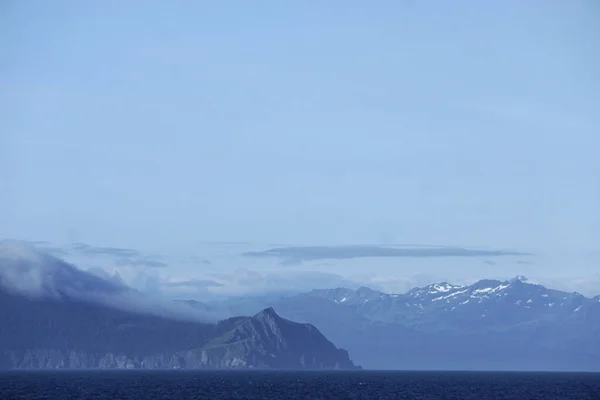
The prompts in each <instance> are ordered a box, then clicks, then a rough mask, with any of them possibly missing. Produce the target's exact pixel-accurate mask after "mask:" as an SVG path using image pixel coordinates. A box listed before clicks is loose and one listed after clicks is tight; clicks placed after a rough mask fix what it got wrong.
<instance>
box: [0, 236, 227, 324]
mask: <svg viewBox="0 0 600 400" xmlns="http://www.w3.org/2000/svg"><path fill="white" fill-rule="evenodd" d="M146 277H148V278H149V279H150V280H151V279H152V275H148V274H146ZM111 278H112V279H111ZM122 282H123V280H122V279H121V277H120V276H119V274H118V273H116V274H115V275H114V276H112V277H111V276H110V275H109V274H107V273H106V272H105V271H103V270H101V269H97V268H94V271H93V272H90V271H84V270H80V269H79V268H77V267H75V266H74V265H72V264H70V263H67V262H65V261H63V260H61V259H59V258H57V257H54V256H52V255H50V254H48V253H46V252H44V251H43V250H40V249H37V248H36V247H33V246H31V245H28V244H26V243H16V242H8V241H0V290H5V291H8V292H11V293H14V294H17V295H22V296H26V297H29V298H53V299H58V300H65V301H66V300H67V299H68V300H69V301H83V302H92V303H98V304H103V305H105V306H108V307H112V308H118V309H123V310H127V311H134V312H143V313H149V314H154V315H160V316H164V317H173V318H182V319H193V320H202V321H207V320H215V319H219V318H221V317H222V316H220V315H216V314H214V315H213V314H209V313H202V312H198V311H194V312H192V310H189V309H187V308H181V306H180V305H177V304H175V303H173V302H172V301H171V300H169V299H166V298H164V297H162V296H160V295H158V292H155V293H154V294H155V295H154V296H148V294H143V293H140V292H139V291H137V290H134V289H132V288H131V287H129V286H126V285H125V284H123V283H122ZM154 283H155V284H157V285H158V286H160V280H158V279H156V280H155V281H154ZM150 284H151V283H150Z"/></svg>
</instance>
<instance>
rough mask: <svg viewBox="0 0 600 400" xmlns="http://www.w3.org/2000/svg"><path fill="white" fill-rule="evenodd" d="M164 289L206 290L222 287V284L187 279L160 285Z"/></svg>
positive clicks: (212, 281)
mask: <svg viewBox="0 0 600 400" xmlns="http://www.w3.org/2000/svg"><path fill="white" fill-rule="evenodd" d="M162 286H164V287H169V288H194V289H201V290H203V289H207V288H210V287H222V286H224V285H223V284H222V283H220V282H217V281H214V280H210V279H187V280H183V281H176V282H165V283H163V284H162Z"/></svg>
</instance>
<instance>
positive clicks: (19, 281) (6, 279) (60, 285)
mask: <svg viewBox="0 0 600 400" xmlns="http://www.w3.org/2000/svg"><path fill="white" fill-rule="evenodd" d="M0 284H1V285H2V287H4V288H5V289H8V290H11V291H16V292H19V293H22V294H25V295H29V296H52V297H61V296H63V295H67V296H72V297H79V298H83V297H86V296H90V295H94V294H102V295H105V294H111V295H112V294H115V293H118V292H123V291H126V290H128V289H129V288H127V287H126V286H124V285H120V284H117V283H115V282H109V281H106V280H104V279H102V278H100V277H98V276H96V275H93V274H90V273H88V272H85V271H82V270H80V269H78V268H76V267H75V266H73V265H72V264H69V263H67V262H65V261H63V260H61V259H59V258H57V257H54V256H52V255H50V254H48V253H45V252H43V251H40V250H37V249H36V248H35V247H32V246H29V245H27V244H25V243H16V242H6V241H3V242H0Z"/></svg>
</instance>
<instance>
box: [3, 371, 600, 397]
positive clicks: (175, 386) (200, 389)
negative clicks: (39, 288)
mask: <svg viewBox="0 0 600 400" xmlns="http://www.w3.org/2000/svg"><path fill="white" fill-rule="evenodd" d="M0 399H2V400H12V399H36V400H37V399H57V400H58V399H60V400H69V399H111V400H117V399H124V400H138V399H173V400H179V399H261V400H262V399H276V400H285V399H292V400H296V399H303V400H304V399H307V400H308V399H310V400H313V399H314V400H317V399H340V400H341V399H344V400H345V399H386V400H387V399H415V400H421V399H427V400H430V399H445V400H452V399H473V400H482V399H511V400H531V399H540V400H541V399H543V400H552V399H561V400H565V399H573V400H586V399H591V400H600V374H598V373H532V372H527V373H518V372H383V371H352V372H289V371H288V372H267V371H250V372H248V371H214V372H213V371H201V372H193V371H149V372H145V371H143V372H142V371H122V372H121V371H107V372H104V371H92V372H83V371H60V372H50V371H10V372H1V373H0Z"/></svg>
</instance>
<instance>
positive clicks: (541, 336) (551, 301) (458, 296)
mask: <svg viewBox="0 0 600 400" xmlns="http://www.w3.org/2000/svg"><path fill="white" fill-rule="evenodd" d="M264 305H267V304H264ZM268 305H269V306H272V307H273V308H274V309H275V310H277V312H278V313H280V314H281V315H283V316H285V317H286V318H291V319H293V320H295V321H304V322H309V323H312V324H314V325H315V326H317V327H318V328H319V329H320V330H321V331H322V332H323V333H324V334H325V335H326V336H327V337H329V338H331V339H332V340H333V341H334V342H335V343H337V344H338V345H340V346H343V347H344V348H346V349H348V350H349V351H350V352H351V353H352V354H353V358H354V359H355V360H356V361H357V362H358V363H360V364H361V365H363V366H364V367H366V368H373V369H388V368H389V369H451V370H456V369H487V370H499V369H501V370H594V371H600V298H599V297H595V298H587V297H585V296H583V295H581V294H578V293H566V292H561V291H557V290H552V289H548V288H545V287H544V286H541V285H535V284H531V283H528V282H527V281H526V278H524V277H516V278H514V279H511V280H507V281H498V280H481V281H478V282H476V283H474V284H473V285H468V286H461V285H452V284H449V283H446V282H442V283H436V284H432V285H429V286H425V287H421V288H415V289H413V290H411V291H409V292H407V293H404V294H386V293H381V292H378V291H375V290H372V289H369V288H366V287H364V288H359V289H357V290H351V289H346V288H337V289H326V290H313V291H310V292H308V293H305V294H301V295H296V296H292V297H286V298H280V299H278V300H277V301H272V302H271V303H270V304H268Z"/></svg>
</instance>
